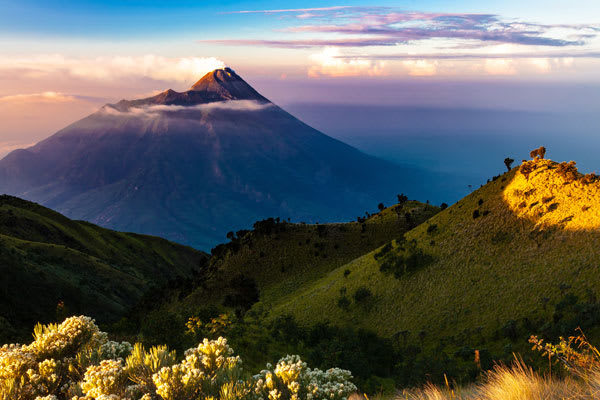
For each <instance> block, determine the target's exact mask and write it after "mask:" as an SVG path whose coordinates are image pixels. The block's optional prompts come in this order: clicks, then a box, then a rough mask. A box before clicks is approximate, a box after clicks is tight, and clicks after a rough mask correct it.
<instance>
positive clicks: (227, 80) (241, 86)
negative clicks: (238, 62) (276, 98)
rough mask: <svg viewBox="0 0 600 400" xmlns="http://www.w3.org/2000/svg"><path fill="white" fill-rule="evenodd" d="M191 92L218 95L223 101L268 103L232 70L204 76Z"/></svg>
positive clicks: (224, 69) (213, 72) (218, 71)
mask: <svg viewBox="0 0 600 400" xmlns="http://www.w3.org/2000/svg"><path fill="white" fill-rule="evenodd" d="M190 91H194V92H198V93H203V94H205V95H208V94H209V93H216V94H218V95H220V96H221V99H222V100H257V101H268V100H267V99H265V98H264V97H263V96H262V95H261V94H260V93H258V92H257V91H256V90H254V88H253V87H252V86H250V85H248V84H247V83H246V81H244V80H243V79H242V78H241V77H240V76H239V75H238V74H236V73H235V72H234V71H233V70H232V69H231V68H222V69H216V70H214V71H212V72H209V73H208V74H206V75H204V76H203V77H202V79H200V80H199V81H198V82H196V83H195V84H194V85H193V86H192V87H191V88H190Z"/></svg>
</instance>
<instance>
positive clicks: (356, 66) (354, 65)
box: [308, 47, 385, 78]
mask: <svg viewBox="0 0 600 400" xmlns="http://www.w3.org/2000/svg"><path fill="white" fill-rule="evenodd" d="M341 56H342V53H341V52H340V49H338V48H337V47H326V48H324V49H323V51H322V52H320V53H316V54H313V55H311V56H310V60H311V61H313V62H314V63H315V65H312V66H311V67H309V69H308V76H309V77H311V78H318V77H321V76H332V77H339V76H360V75H367V76H378V75H385V70H384V68H385V61H372V60H367V59H360V58H356V59H354V58H342V57H341Z"/></svg>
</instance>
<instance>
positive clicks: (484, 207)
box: [265, 160, 600, 345]
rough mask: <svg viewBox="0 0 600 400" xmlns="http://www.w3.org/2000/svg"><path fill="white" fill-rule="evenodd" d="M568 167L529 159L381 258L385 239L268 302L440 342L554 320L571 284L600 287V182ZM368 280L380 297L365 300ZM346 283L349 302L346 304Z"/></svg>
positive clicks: (313, 316) (308, 319) (584, 291)
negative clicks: (407, 265)
mask: <svg viewBox="0 0 600 400" xmlns="http://www.w3.org/2000/svg"><path fill="white" fill-rule="evenodd" d="M568 169H569V168H568V166H565V164H563V165H559V164H557V163H555V162H552V161H549V160H536V161H529V162H525V163H524V164H523V165H522V166H521V167H520V168H514V169H513V170H512V171H510V172H507V173H505V174H504V175H502V176H500V177H497V179H494V180H493V181H491V182H489V183H488V184H486V185H485V186H483V187H482V188H480V189H479V190H476V191H474V192H473V193H471V194H470V195H468V196H467V197H465V198H464V199H462V200H461V201H459V202H458V203H456V204H454V205H453V206H452V207H450V208H448V209H446V210H444V211H442V212H440V213H439V214H437V215H436V216H434V217H432V218H431V219H429V220H427V221H426V222H425V223H423V224H421V225H419V226H418V227H416V228H415V229H413V230H411V231H410V232H409V233H407V234H406V235H405V240H404V241H394V243H393V249H392V250H390V251H389V252H388V253H387V254H386V255H384V256H382V257H379V259H376V258H375V254H377V253H378V252H381V249H379V250H376V251H372V252H370V253H368V254H365V255H363V256H361V257H359V258H357V259H355V260H353V261H351V262H349V263H347V264H344V265H341V266H339V267H338V268H335V269H332V270H331V271H329V272H328V273H327V274H325V275H324V276H323V277H322V278H320V279H317V280H313V281H311V282H310V284H308V285H305V286H303V287H302V288H301V289H299V290H298V291H297V293H296V294H295V295H294V296H293V297H281V298H278V299H273V301H272V302H271V303H270V304H268V306H269V307H272V309H273V312H272V313H273V314H274V315H281V314H288V313H290V314H292V315H294V316H295V317H297V318H298V320H299V321H301V322H302V323H303V324H306V325H308V324H313V323H317V322H322V321H330V322H331V323H333V324H335V325H338V326H355V327H357V326H358V327H364V328H368V329H371V330H375V331H376V332H378V333H380V334H381V335H384V336H388V337H392V336H394V335H399V334H403V335H404V336H408V337H409V338H410V340H411V341H414V342H418V341H421V342H425V343H430V345H433V344H435V343H437V342H438V340H439V339H441V338H444V337H445V338H452V337H456V335H463V336H465V335H468V333H469V332H470V334H473V332H477V335H479V336H482V337H488V338H490V337H494V333H495V332H497V331H498V330H499V329H500V328H501V327H502V326H503V325H504V324H505V323H506V322H507V321H510V320H519V319H520V318H528V319H531V320H535V319H539V320H546V321H547V320H551V318H550V313H551V310H552V306H553V305H555V304H556V303H557V302H558V301H559V300H560V299H561V298H562V297H563V296H564V293H565V292H569V293H573V294H575V295H577V296H579V297H580V298H588V297H594V296H595V295H597V294H599V293H600V278H599V276H600V231H599V229H598V227H599V226H600V214H599V213H600V183H598V181H594V178H593V177H590V176H588V177H585V178H584V177H582V176H581V175H579V174H574V175H573V176H570V175H569V173H568ZM566 170H567V172H565V171H566ZM592 181H594V182H592ZM410 254H418V255H419V257H417V261H416V262H415V263H413V264H412V267H413V269H412V270H409V271H406V272H404V267H403V264H402V263H398V262H397V260H399V259H402V258H401V257H404V259H406V258H408V257H409V256H410ZM394 260H395V261H396V263H394ZM386 262H388V264H387V265H388V266H389V265H400V266H399V267H398V268H397V271H398V275H399V276H398V277H397V278H396V277H394V274H393V273H383V272H381V271H380V266H381V265H382V264H384V263H386ZM414 264H416V266H415V265H414ZM346 270H349V271H350V274H349V275H347V273H345V272H344V271H346ZM345 275H347V276H345ZM362 286H366V287H367V288H368V289H369V290H370V291H371V293H372V298H370V299H369V298H367V299H366V300H363V301H361V302H357V301H355V300H353V299H352V296H353V294H354V293H355V291H356V290H357V289H358V288H360V287H362ZM344 292H345V293H346V296H347V297H348V298H349V299H350V300H351V304H350V306H349V308H348V310H347V311H346V310H343V309H341V308H340V307H339V306H338V300H339V298H340V296H341V293H344ZM267 301H268V299H265V302H267ZM529 333H535V332H529ZM566 334H569V332H566ZM400 337H402V336H400ZM525 339H526V337H524V338H523V340H525Z"/></svg>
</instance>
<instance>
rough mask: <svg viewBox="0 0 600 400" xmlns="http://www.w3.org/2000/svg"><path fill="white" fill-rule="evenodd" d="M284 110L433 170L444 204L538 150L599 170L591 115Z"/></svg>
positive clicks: (599, 145) (597, 121) (596, 122)
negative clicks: (509, 160) (510, 162)
mask: <svg viewBox="0 0 600 400" xmlns="http://www.w3.org/2000/svg"><path fill="white" fill-rule="evenodd" d="M286 108H287V110H289V111H290V112H291V113H292V114H294V115H296V116H297V117H299V118H300V119H302V120H303V121H305V122H306V123H308V124H310V125H312V126H314V127H315V128H317V129H319V130H321V131H323V132H326V133H327V134H329V135H331V136H333V137H335V138H337V139H340V140H343V141H345V142H346V143H348V144H351V145H353V146H355V147H357V148H359V149H361V150H363V151H365V152H366V153H368V154H372V155H375V156H378V157H381V158H384V159H387V160H389V161H393V162H397V163H403V164H411V165H414V166H415V167H419V168H425V169H429V170H431V171H433V172H437V173H439V175H438V176H439V179H437V181H432V182H430V184H431V186H432V188H433V189H436V190H437V191H439V192H441V193H440V194H439V195H438V196H437V198H442V199H444V200H445V201H446V202H449V203H451V202H454V201H456V200H458V199H459V198H461V197H462V196H464V195H466V194H467V193H469V191H470V190H471V189H470V188H469V185H471V188H473V189H474V188H478V187H479V185H480V184H483V183H485V182H486V180H487V179H488V178H491V177H493V176H494V175H497V174H499V173H500V172H502V171H503V170H505V167H504V164H503V160H504V158H505V157H511V158H513V159H515V163H514V166H516V165H519V163H520V162H521V160H522V159H527V158H529V150H531V149H533V148H537V147H539V146H540V145H544V146H546V147H547V148H548V153H547V157H549V158H552V159H554V160H556V161H569V160H575V161H577V164H578V166H579V167H580V169H581V170H582V171H585V172H591V171H596V172H598V171H600V159H599V158H598V150H599V149H600V137H599V136H598V126H600V115H598V114H595V113H591V112H574V111H571V112H567V111H565V112H540V111H514V110H486V109H476V108H439V107H438V108H433V107H402V106H382V105H377V106H374V105H356V104H307V103H303V104H302V103H299V104H290V105H288V106H287V107H286ZM433 176H435V175H433ZM409 194H410V193H409ZM419 200H423V201H424V200H426V199H419Z"/></svg>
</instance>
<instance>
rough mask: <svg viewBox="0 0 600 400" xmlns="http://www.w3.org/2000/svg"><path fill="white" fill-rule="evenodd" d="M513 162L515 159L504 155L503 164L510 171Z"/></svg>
mask: <svg viewBox="0 0 600 400" xmlns="http://www.w3.org/2000/svg"><path fill="white" fill-rule="evenodd" d="M514 162H515V160H513V159H512V158H510V157H506V158H505V159H504V165H506V169H507V170H509V171H510V169H511V166H512V163H514Z"/></svg>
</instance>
